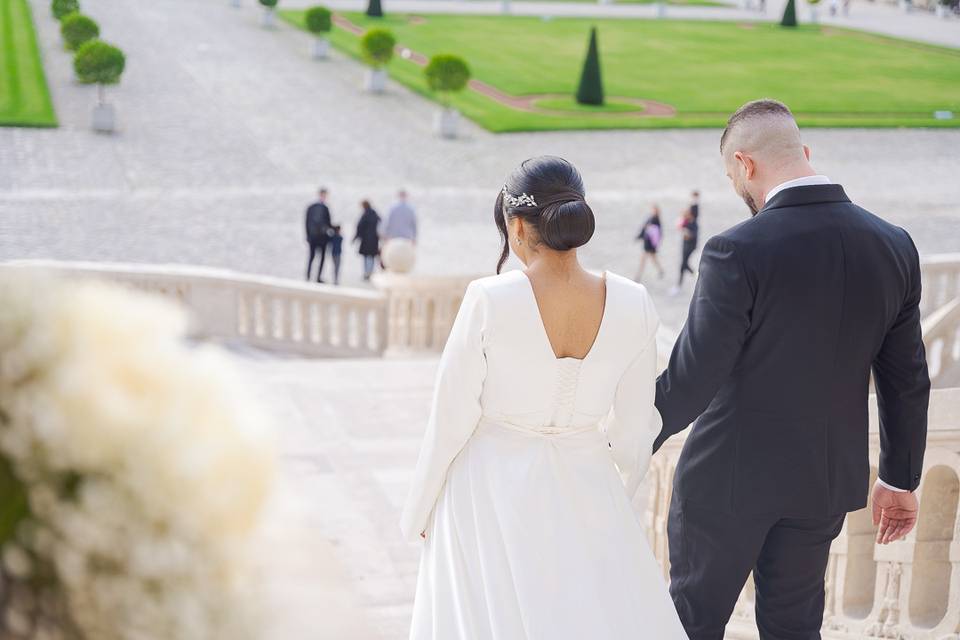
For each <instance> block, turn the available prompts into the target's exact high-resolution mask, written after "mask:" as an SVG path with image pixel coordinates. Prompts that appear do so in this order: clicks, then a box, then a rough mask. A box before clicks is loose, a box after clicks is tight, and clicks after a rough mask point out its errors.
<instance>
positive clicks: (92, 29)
mask: <svg viewBox="0 0 960 640" xmlns="http://www.w3.org/2000/svg"><path fill="white" fill-rule="evenodd" d="M60 35H62V36H63V42H64V44H66V45H67V49H70V50H71V51H76V50H77V49H79V48H80V45H82V44H83V43H84V42H86V41H87V40H93V39H94V38H96V37H97V36H99V35H100V27H99V25H97V23H96V22H95V21H94V20H93V18H90V17H88V16H85V15H83V14H82V13H71V14H69V15H67V16H64V18H63V20H61V21H60Z"/></svg>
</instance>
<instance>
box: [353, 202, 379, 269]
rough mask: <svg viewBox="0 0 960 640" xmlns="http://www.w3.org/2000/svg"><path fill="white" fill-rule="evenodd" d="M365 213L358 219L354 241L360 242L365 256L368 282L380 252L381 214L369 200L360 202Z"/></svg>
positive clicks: (360, 251)
mask: <svg viewBox="0 0 960 640" xmlns="http://www.w3.org/2000/svg"><path fill="white" fill-rule="evenodd" d="M360 206H361V208H362V209H363V213H361V214H360V220H359V221H357V232H356V234H355V235H354V236H353V241H354V242H355V243H356V242H359V243H360V247H359V253H360V255H361V256H363V280H364V282H367V281H369V280H370V276H371V275H372V274H373V269H374V267H375V266H376V259H377V256H378V255H379V254H380V216H379V214H377V212H376V211H374V209H373V207H372V206H370V201H369V200H364V201H363V202H361V203H360Z"/></svg>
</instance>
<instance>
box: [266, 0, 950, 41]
mask: <svg viewBox="0 0 960 640" xmlns="http://www.w3.org/2000/svg"><path fill="white" fill-rule="evenodd" d="M720 1H721V2H723V3H724V4H727V5H728V6H725V7H702V6H682V5H681V6H668V7H667V9H666V13H665V16H666V17H667V18H675V19H681V20H737V21H747V22H751V21H755V20H761V21H766V20H779V19H780V16H781V15H783V9H784V6H785V5H786V2H785V0H769V1H768V2H767V10H766V12H759V11H756V10H748V9H746V8H745V5H746V3H745V2H744V0H720ZM311 4H313V0H284V3H283V6H285V7H307V6H310V5H311ZM327 4H328V5H329V6H330V7H333V8H336V9H339V10H341V11H362V10H364V9H365V8H366V5H367V3H366V2H365V0H329V2H327ZM758 4H759V2H758V1H757V0H752V2H751V5H752V6H757V5H758ZM385 10H386V11H396V12H404V13H462V14H486V15H491V14H499V13H503V11H504V4H503V2H502V0H390V1H389V2H388V4H387V5H386V9H385ZM509 12H510V13H511V14H512V15H518V16H568V17H572V16H576V17H584V18H586V17H598V18H655V17H657V8H656V6H654V5H653V4H630V3H624V4H601V3H599V2H563V1H560V2H556V1H554V2H551V1H550V0H514V1H512V2H510V3H509ZM797 12H798V13H797V17H798V18H799V20H800V21H801V22H807V21H809V20H810V5H808V4H807V3H806V2H805V1H804V0H799V1H798V2H797ZM817 13H818V20H819V22H821V23H823V24H829V25H834V26H838V27H847V28H849V29H859V30H861V31H870V32H873V33H879V34H883V35H888V36H894V37H897V38H907V39H909V40H919V41H921V42H929V43H931V44H938V45H944V46H948V47H960V19H957V18H951V19H943V18H937V17H936V16H935V15H933V14H932V13H930V12H928V11H926V10H919V9H918V10H914V11H911V12H909V13H907V12H905V11H904V10H902V9H900V8H898V7H897V6H896V5H891V4H888V3H885V2H876V1H864V0H857V1H855V2H853V3H852V5H851V10H850V15H849V16H842V15H837V16H833V17H831V16H830V14H829V0H827V1H825V2H821V3H820V4H819V5H818V12H817Z"/></svg>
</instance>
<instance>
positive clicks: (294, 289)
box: [0, 260, 387, 357]
mask: <svg viewBox="0 0 960 640" xmlns="http://www.w3.org/2000/svg"><path fill="white" fill-rule="evenodd" d="M0 268H2V269H29V270H38V271H42V272H47V273H54V274H56V275H61V276H67V277H92V278H98V279H104V280H109V281H113V282H119V283H122V284H126V285H129V286H133V287H135V288H136V289H139V290H144V291H149V292H152V293H156V294H160V295H163V296H165V297H167V298H170V299H173V300H175V301H177V302H178V303H180V304H182V305H183V306H185V307H186V308H187V309H188V311H189V318H190V335H191V336H192V337H195V338H201V339H212V340H216V341H222V342H227V343H230V342H242V343H243V344H245V345H250V346H254V347H257V348H261V349H267V350H271V351H281V352H290V353H296V354H299V355H307V356H323V357H376V356H380V355H382V354H383V352H384V351H385V349H386V333H387V324H386V309H387V304H386V299H385V297H384V296H383V294H381V293H378V292H375V291H368V290H364V289H348V288H341V287H334V286H330V285H315V284H307V283H299V282H296V281H293V280H284V279H280V278H270V277H262V276H252V275H246V274H240V273H236V272H233V271H227V270H224V269H211V268H206V267H184V266H179V265H134V264H110V263H87V262H58V261H50V260H29V261H26V260H25V261H16V262H7V263H3V264H2V265H0Z"/></svg>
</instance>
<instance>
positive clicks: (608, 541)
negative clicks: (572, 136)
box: [401, 156, 687, 640]
mask: <svg viewBox="0 0 960 640" xmlns="http://www.w3.org/2000/svg"><path fill="white" fill-rule="evenodd" d="M494 218H495V220H496V223H497V227H498V228H499V230H500V234H501V236H502V237H503V252H502V254H501V256H500V262H499V264H498V265H497V272H498V274H499V275H496V276H492V277H488V278H482V279H480V280H476V281H474V282H472V283H471V284H470V286H469V287H468V288H467V292H466V294H465V296H464V299H463V304H462V305H461V307H460V311H459V313H458V315H457V319H456V321H455V323H454V326H453V329H452V331H451V333H450V337H449V340H448V342H447V345H446V348H445V349H444V352H443V356H442V357H441V359H440V368H439V373H438V378H437V386H436V392H435V396H434V400H433V407H432V412H431V416H430V420H429V422H428V424H427V430H426V435H425V437H424V441H423V448H422V450H421V453H420V459H419V461H418V463H417V467H416V471H415V473H414V479H413V487H412V489H411V491H410V495H409V498H408V499H407V503H406V506H405V508H404V512H403V517H402V522H401V527H402V529H403V532H404V535H405V536H406V537H407V538H408V539H410V540H417V539H418V538H419V537H422V538H424V539H425V542H424V547H423V556H422V559H421V564H420V575H419V579H418V583H417V592H416V600H415V603H414V611H413V625H412V628H411V631H410V637H411V639H413V640H426V639H431V640H457V639H464V640H466V639H470V640H474V639H476V640H487V639H491V640H492V639H496V640H525V639H526V640H566V639H569V640H585V639H587V638H590V639H594V638H595V639H597V640H618V639H620V638H623V639H627V638H629V639H630V640H635V639H636V638H657V639H658V640H674V639H677V640H681V639H682V640H685V639H686V638H687V636H686V635H685V634H684V632H683V629H682V627H681V626H680V622H679V619H678V617H677V614H676V612H675V610H674V607H673V603H672V602H671V601H670V598H669V596H668V594H667V590H666V587H665V585H664V583H663V579H662V577H661V570H660V567H659V566H658V565H657V564H656V561H655V560H654V557H653V554H652V552H651V551H650V549H649V547H648V546H647V542H646V539H645V536H644V532H643V530H642V529H641V527H640V524H639V523H638V521H637V517H636V515H635V514H634V512H633V510H632V509H631V506H630V499H631V497H632V496H633V494H634V493H635V492H636V490H637V486H638V484H639V483H640V481H641V480H642V479H643V476H644V474H645V473H646V471H647V467H648V465H649V461H650V455H651V449H652V443H653V440H654V437H655V436H656V434H657V433H658V432H659V429H660V418H659V415H658V414H657V412H656V409H655V408H654V405H653V400H654V381H655V376H656V369H655V367H656V343H655V334H656V330H657V323H658V319H657V314H656V311H655V310H654V307H653V303H652V302H651V300H650V297H649V296H648V295H647V293H646V290H645V289H644V288H643V287H642V286H640V285H638V284H635V283H633V282H632V281H630V280H627V279H625V278H622V277H620V276H617V275H614V274H612V273H609V272H605V273H603V275H600V276H597V275H593V274H591V273H589V272H587V271H586V270H584V268H583V267H582V266H580V263H579V262H578V260H577V251H576V248H577V247H580V246H582V245H584V244H586V242H587V241H588V240H589V239H590V237H591V236H592V235H593V231H594V217H593V212H592V211H591V209H590V206H589V205H588V204H587V203H586V202H585V200H584V190H583V181H582V179H581V178H580V174H579V173H578V172H577V170H576V169H575V168H574V167H573V165H571V164H570V163H569V162H567V161H565V160H563V159H561V158H556V157H549V156H545V157H539V158H533V159H530V160H527V161H526V162H524V163H523V164H522V165H520V167H519V168H517V169H516V170H515V171H514V172H513V173H512V174H511V175H510V176H509V177H508V178H507V182H506V184H505V185H504V187H503V190H502V191H501V193H500V194H499V195H498V196H497V202H496V206H495V209H494ZM511 248H512V249H513V251H514V252H515V253H516V254H517V257H518V258H519V259H520V260H521V261H522V262H523V263H524V265H525V266H526V269H525V270H524V271H510V272H507V273H502V274H500V270H501V268H502V267H503V264H504V262H505V261H506V259H507V257H508V256H509V254H510V250H511ZM614 464H615V465H616V466H614ZM618 470H619V473H618V472H617V471H618ZM621 476H622V478H623V480H621Z"/></svg>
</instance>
